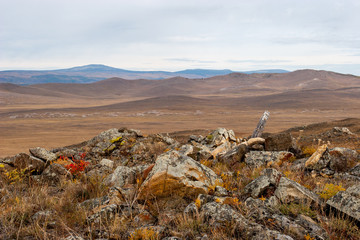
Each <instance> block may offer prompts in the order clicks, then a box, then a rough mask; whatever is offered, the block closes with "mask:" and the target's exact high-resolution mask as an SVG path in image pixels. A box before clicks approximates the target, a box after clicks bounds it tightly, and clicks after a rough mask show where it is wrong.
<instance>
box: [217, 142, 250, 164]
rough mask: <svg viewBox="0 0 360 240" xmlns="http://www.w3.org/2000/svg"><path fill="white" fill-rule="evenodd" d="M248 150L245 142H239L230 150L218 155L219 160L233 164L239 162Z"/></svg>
mask: <svg viewBox="0 0 360 240" xmlns="http://www.w3.org/2000/svg"><path fill="white" fill-rule="evenodd" d="M247 152H248V146H247V144H246V143H241V144H239V145H237V146H236V147H234V148H232V149H231V150H229V151H227V152H226V153H225V154H222V155H220V156H219V160H220V161H222V162H225V163H227V164H230V165H233V164H235V163H239V162H241V161H242V160H243V159H244V157H245V154H246V153H247Z"/></svg>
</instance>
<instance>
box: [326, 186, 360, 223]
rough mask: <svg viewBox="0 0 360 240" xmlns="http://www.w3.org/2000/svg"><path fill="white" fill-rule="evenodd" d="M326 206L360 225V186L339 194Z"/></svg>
mask: <svg viewBox="0 0 360 240" xmlns="http://www.w3.org/2000/svg"><path fill="white" fill-rule="evenodd" d="M326 204H327V205H329V206H330V207H332V208H335V209H336V210H338V211H340V212H341V213H344V214H346V215H348V216H350V217H352V218H354V219H356V221H358V222H359V223H360V184H356V185H354V186H352V187H349V188H348V189H346V191H340V192H338V193H337V194H336V195H335V196H333V197H332V198H330V199H329V200H328V201H327V202H326Z"/></svg>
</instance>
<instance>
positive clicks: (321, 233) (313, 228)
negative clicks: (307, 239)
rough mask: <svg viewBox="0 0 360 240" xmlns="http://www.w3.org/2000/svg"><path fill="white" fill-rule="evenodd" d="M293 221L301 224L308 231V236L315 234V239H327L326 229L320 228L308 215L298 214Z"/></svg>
mask: <svg viewBox="0 0 360 240" xmlns="http://www.w3.org/2000/svg"><path fill="white" fill-rule="evenodd" d="M295 222H296V223H297V224H299V225H301V226H303V227H304V228H305V229H306V230H307V231H308V232H310V236H316V237H317V238H316V239H319V240H325V239H329V236H328V234H327V233H326V231H325V230H324V229H323V228H321V227H320V226H319V225H318V224H317V223H316V222H315V221H314V220H312V219H311V218H310V217H308V216H305V215H302V214H300V215H299V216H298V217H297V218H296V219H295Z"/></svg>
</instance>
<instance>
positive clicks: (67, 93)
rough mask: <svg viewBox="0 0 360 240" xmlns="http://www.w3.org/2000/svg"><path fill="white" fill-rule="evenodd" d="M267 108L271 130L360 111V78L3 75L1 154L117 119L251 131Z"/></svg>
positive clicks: (80, 135)
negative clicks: (81, 80)
mask: <svg viewBox="0 0 360 240" xmlns="http://www.w3.org/2000/svg"><path fill="white" fill-rule="evenodd" d="M264 110H268V111H270V114H271V115H270V119H269V121H268V123H267V125H266V129H265V131H267V132H279V131H282V130H285V129H288V128H290V127H294V126H302V125H307V124H311V123H316V122H328V121H334V120H341V119H344V118H360V78H359V77H357V76H352V75H343V74H338V73H334V72H326V71H315V70H299V71H295V72H290V73H271V74H251V75H248V74H242V73H231V74H228V75H223V76H215V77H211V78H204V79H202V78H201V79H187V78H181V77H174V78H169V79H164V80H144V79H140V80H124V79H120V78H111V79H107V80H103V81H99V82H95V83H90V84H60V83H49V84H36V85H28V86H19V85H14V84H9V83H1V84H0V157H5V156H8V155H14V154H16V153H19V152H22V151H23V152H27V150H28V148H31V147H37V146H41V147H44V148H47V149H51V148H54V147H59V146H66V145H71V144H75V143H79V142H82V141H85V140H87V139H89V138H91V137H93V136H95V135H96V134H98V133H99V132H101V131H104V130H107V129H110V128H114V127H115V128H121V127H127V128H134V129H139V130H141V131H142V132H143V133H145V134H149V133H159V132H161V133H174V132H175V133H176V134H178V135H181V134H188V133H191V132H193V131H198V132H201V131H204V132H209V131H208V130H209V129H216V128H217V127H226V128H227V129H233V130H234V131H235V133H236V135H237V136H238V137H245V136H249V135H250V134H251V133H252V131H253V129H254V127H255V126H256V124H257V121H258V120H259V118H260V116H261V114H262V113H263V112H264Z"/></svg>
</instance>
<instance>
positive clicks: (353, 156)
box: [329, 147, 360, 172]
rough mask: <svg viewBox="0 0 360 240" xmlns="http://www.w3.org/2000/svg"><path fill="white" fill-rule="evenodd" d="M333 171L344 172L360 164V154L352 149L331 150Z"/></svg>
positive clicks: (339, 148) (337, 148)
mask: <svg viewBox="0 0 360 240" xmlns="http://www.w3.org/2000/svg"><path fill="white" fill-rule="evenodd" d="M329 155H330V156H329V157H330V165H329V168H330V169H331V170H334V171H337V172H344V171H347V170H349V169H350V168H351V167H353V166H354V164H356V163H357V162H360V154H359V153H358V152H357V151H355V150H352V149H348V148H341V147H336V148H332V149H330V150H329Z"/></svg>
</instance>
